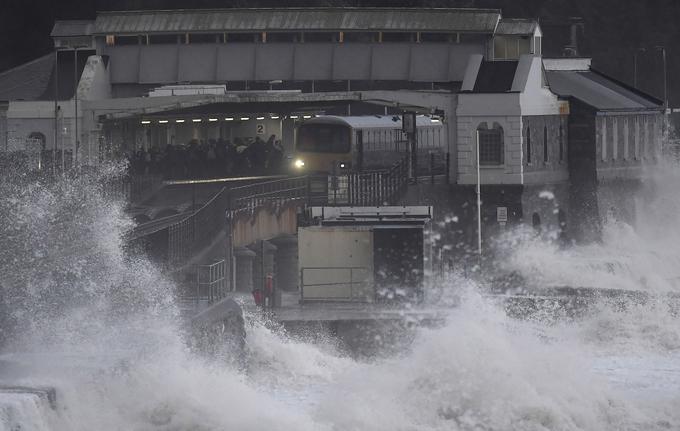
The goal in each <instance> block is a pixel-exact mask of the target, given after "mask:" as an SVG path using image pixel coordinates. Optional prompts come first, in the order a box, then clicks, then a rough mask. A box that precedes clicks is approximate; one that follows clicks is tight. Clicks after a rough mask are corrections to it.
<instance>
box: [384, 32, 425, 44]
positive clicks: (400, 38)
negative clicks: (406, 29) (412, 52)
mask: <svg viewBox="0 0 680 431" xmlns="http://www.w3.org/2000/svg"><path fill="white" fill-rule="evenodd" d="M416 38H417V35H416V34H415V33H401V32H383V34H382V41H383V42H415V41H416Z"/></svg>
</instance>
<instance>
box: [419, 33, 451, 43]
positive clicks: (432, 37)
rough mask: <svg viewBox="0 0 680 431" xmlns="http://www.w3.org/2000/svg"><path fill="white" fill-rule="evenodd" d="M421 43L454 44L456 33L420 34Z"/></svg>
mask: <svg viewBox="0 0 680 431" xmlns="http://www.w3.org/2000/svg"><path fill="white" fill-rule="evenodd" d="M420 41H421V42H455V41H456V33H420Z"/></svg>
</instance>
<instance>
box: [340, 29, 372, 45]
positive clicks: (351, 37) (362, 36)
mask: <svg viewBox="0 0 680 431" xmlns="http://www.w3.org/2000/svg"><path fill="white" fill-rule="evenodd" d="M344 41H345V42H350V43H351V42H358V43H373V42H377V41H378V33H376V32H366V31H346V32H345V37H344Z"/></svg>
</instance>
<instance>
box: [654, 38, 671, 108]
mask: <svg viewBox="0 0 680 431" xmlns="http://www.w3.org/2000/svg"><path fill="white" fill-rule="evenodd" d="M655 49H656V50H657V51H661V58H662V59H663V108H664V113H665V112H666V111H667V110H668V69H667V68H666V47H665V46H657V47H655Z"/></svg>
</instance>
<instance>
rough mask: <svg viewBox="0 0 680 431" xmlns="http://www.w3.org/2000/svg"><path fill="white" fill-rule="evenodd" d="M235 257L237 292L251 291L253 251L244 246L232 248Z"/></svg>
mask: <svg viewBox="0 0 680 431" xmlns="http://www.w3.org/2000/svg"><path fill="white" fill-rule="evenodd" d="M234 258H235V259H236V265H235V266H236V271H235V272H236V274H235V276H236V278H235V280H236V287H235V290H236V291H237V292H251V291H252V290H253V260H254V259H255V252H253V251H252V250H249V249H247V248H245V247H236V248H234Z"/></svg>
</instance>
